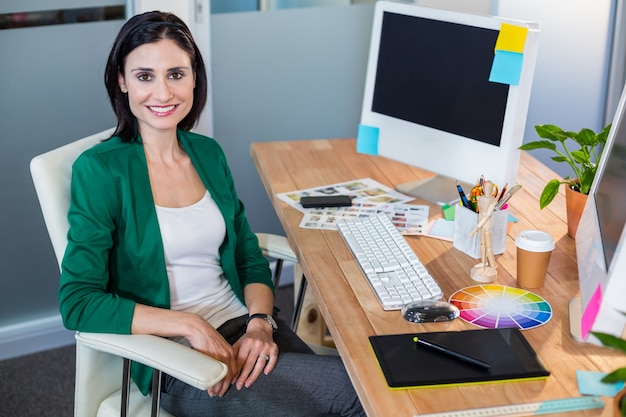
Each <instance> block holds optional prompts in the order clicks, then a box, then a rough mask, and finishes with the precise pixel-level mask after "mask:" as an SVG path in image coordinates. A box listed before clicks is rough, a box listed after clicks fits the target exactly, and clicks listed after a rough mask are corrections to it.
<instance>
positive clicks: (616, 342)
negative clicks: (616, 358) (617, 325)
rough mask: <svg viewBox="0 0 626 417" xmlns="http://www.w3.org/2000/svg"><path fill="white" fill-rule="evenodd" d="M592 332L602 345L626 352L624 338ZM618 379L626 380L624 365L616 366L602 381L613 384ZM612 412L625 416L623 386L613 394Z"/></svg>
mask: <svg viewBox="0 0 626 417" xmlns="http://www.w3.org/2000/svg"><path fill="white" fill-rule="evenodd" d="M592 334H593V335H594V336H595V337H597V338H598V340H600V342H601V343H602V344H603V345H604V346H607V347H610V348H613V349H617V350H619V351H621V352H624V353H626V340H624V339H620V338H619V337H616V336H613V335H611V334H607V333H601V332H592ZM620 381H626V367H625V368H618V369H616V370H614V371H613V372H611V373H609V374H608V375H606V376H605V377H604V378H602V382H606V383H607V384H614V383H616V382H620ZM613 412H614V416H615V417H619V416H623V417H626V388H623V389H622V390H621V391H619V392H618V393H617V395H616V396H615V399H614V406H613Z"/></svg>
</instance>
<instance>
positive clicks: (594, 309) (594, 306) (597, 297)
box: [580, 285, 602, 338]
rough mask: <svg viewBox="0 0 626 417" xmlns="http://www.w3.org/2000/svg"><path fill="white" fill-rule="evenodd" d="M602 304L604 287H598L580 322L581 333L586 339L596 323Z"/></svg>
mask: <svg viewBox="0 0 626 417" xmlns="http://www.w3.org/2000/svg"><path fill="white" fill-rule="evenodd" d="M601 303H602V287H601V286H600V285H598V288H596V291H595V292H594V293H593V295H592V296H591V299H590V300H589V304H587V307H585V311H583V315H582V318H581V320H580V332H581V335H582V337H583V338H586V337H587V335H588V334H589V331H590V330H591V327H592V326H593V323H594V322H595V321H596V317H597V315H598V312H599V311H600V304H601Z"/></svg>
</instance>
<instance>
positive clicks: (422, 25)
mask: <svg viewBox="0 0 626 417" xmlns="http://www.w3.org/2000/svg"><path fill="white" fill-rule="evenodd" d="M503 25H504V26H503ZM538 34H539V29H538V27H537V25H535V24H533V23H528V22H518V21H511V20H507V19H503V18H499V17H494V16H477V15H470V14H464V13H456V12H451V11H446V10H440V9H432V8H426V7H420V6H416V5H411V4H402V3H395V2H387V1H382V2H378V3H377V5H376V11H375V14H374V23H373V31H372V39H371V45H370V55H369V61H368V68H367V76H366V84H365V93H364V100H363V109H362V114H361V124H362V125H364V126H367V127H371V128H374V129H377V131H378V154H379V155H381V156H386V157H390V158H393V159H396V160H399V161H402V162H405V163H408V164H410V165H414V166H416V167H419V168H423V169H426V170H428V171H432V172H434V173H436V174H439V176H438V177H439V178H438V179H440V180H441V179H448V180H449V181H450V182H449V183H444V184H443V185H442V184H435V185H433V184H422V186H423V188H422V189H421V191H420V190H419V189H418V190H411V189H410V188H411V187H409V188H407V187H406V186H405V187H399V190H400V191H404V192H407V193H409V194H412V195H414V196H417V197H422V198H425V199H427V200H430V201H433V202H436V203H441V204H449V203H451V202H454V201H455V200H458V194H457V193H456V187H455V185H454V182H455V180H460V181H461V182H462V183H465V184H475V181H476V179H477V178H479V177H480V176H481V175H484V176H485V178H487V179H490V180H492V181H494V182H495V183H496V184H498V185H499V186H500V187H502V186H503V185H504V184H505V183H507V182H508V183H509V184H510V185H513V183H514V182H515V177H516V175H517V166H518V163H519V151H518V149H517V148H518V147H519V146H520V145H521V144H522V140H523V134H524V128H525V125H526V114H527V110H528V102H529V99H530V92H531V86H532V78H533V73H534V67H535V61H536V56H537V45H538V41H537V37H538ZM498 48H500V49H498ZM429 190H430V191H429ZM433 192H434V193H435V194H433Z"/></svg>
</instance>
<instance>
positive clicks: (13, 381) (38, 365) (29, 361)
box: [0, 285, 293, 417]
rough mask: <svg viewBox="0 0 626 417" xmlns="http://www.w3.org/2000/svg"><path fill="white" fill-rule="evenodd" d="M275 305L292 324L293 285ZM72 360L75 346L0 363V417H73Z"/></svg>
mask: <svg viewBox="0 0 626 417" xmlns="http://www.w3.org/2000/svg"><path fill="white" fill-rule="evenodd" d="M276 305H277V306H278V307H279V308H280V312H279V313H278V314H279V315H280V317H282V318H283V320H285V321H286V322H287V323H291V315H292V312H293V286H292V285H287V286H282V287H280V288H279V289H278V290H277V292H276ZM74 356H75V349H74V346H66V347H62V348H58V349H52V350H48V351H44V352H39V353H35V354H32V355H27V356H22V357H19V358H14V359H9V360H4V361H0V417H72V416H73V413H74V411H73V410H74V405H73V404H74V372H75V370H76V364H75V357H74ZM120 378H121V376H120ZM76 417H79V416H76Z"/></svg>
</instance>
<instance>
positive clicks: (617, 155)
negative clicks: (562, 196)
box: [596, 119, 626, 270]
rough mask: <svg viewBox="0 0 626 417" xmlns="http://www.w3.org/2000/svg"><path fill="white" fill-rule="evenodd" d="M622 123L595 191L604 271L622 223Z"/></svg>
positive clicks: (625, 218) (625, 162)
mask: <svg viewBox="0 0 626 417" xmlns="http://www.w3.org/2000/svg"><path fill="white" fill-rule="evenodd" d="M625 122H626V121H625V120H623V119H622V120H621V122H619V124H618V125H615V124H614V125H613V128H615V129H617V130H616V132H615V138H614V140H613V146H612V147H611V149H610V150H609V149H607V150H606V151H608V152H609V154H608V156H607V161H606V166H605V168H604V172H603V173H602V176H601V178H600V179H599V183H598V189H597V191H596V208H597V210H598V223H599V225H600V236H601V238H602V247H603V249H604V259H605V261H606V268H607V270H608V268H609V265H610V264H611V261H612V260H613V255H614V254H615V249H616V248H617V244H618V242H619V238H620V236H621V234H622V230H623V229H624V224H626V182H625V179H626V123H625Z"/></svg>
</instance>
